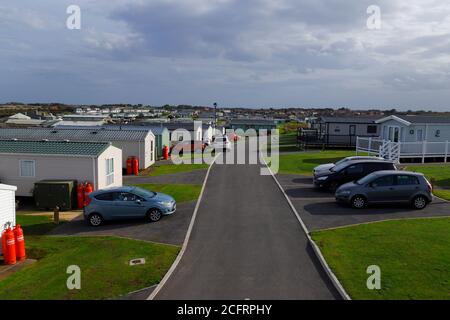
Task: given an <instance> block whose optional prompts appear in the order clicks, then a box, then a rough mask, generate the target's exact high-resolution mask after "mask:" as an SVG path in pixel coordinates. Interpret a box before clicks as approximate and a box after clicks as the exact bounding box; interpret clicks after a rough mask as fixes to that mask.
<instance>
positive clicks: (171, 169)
mask: <svg viewBox="0 0 450 320" xmlns="http://www.w3.org/2000/svg"><path fill="white" fill-rule="evenodd" d="M208 167H209V165H208V164H206V163H202V164H180V165H174V164H172V163H170V164H158V163H156V164H154V165H153V166H151V167H150V168H148V169H146V170H144V171H142V172H141V175H144V176H161V175H165V174H174V173H180V172H191V171H194V170H204V169H208Z"/></svg>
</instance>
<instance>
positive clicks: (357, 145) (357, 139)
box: [356, 136, 359, 155]
mask: <svg viewBox="0 0 450 320" xmlns="http://www.w3.org/2000/svg"><path fill="white" fill-rule="evenodd" d="M358 148H359V136H358V137H356V155H358Z"/></svg>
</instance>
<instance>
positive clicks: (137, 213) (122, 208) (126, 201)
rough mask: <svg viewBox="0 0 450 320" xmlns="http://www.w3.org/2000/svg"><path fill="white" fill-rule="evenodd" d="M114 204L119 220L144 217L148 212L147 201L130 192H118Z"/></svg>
mask: <svg viewBox="0 0 450 320" xmlns="http://www.w3.org/2000/svg"><path fill="white" fill-rule="evenodd" d="M114 202H115V206H116V211H117V217H119V218H137V217H143V216H145V214H146V211H147V210H146V207H145V200H144V199H142V198H141V197H139V196H137V195H135V194H133V193H130V192H117V193H116V198H115V201H114Z"/></svg>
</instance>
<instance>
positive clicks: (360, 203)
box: [351, 195, 367, 209]
mask: <svg viewBox="0 0 450 320" xmlns="http://www.w3.org/2000/svg"><path fill="white" fill-rule="evenodd" d="M351 205H352V207H353V208H355V209H363V208H364V207H365V206H366V205H367V200H366V198H365V197H364V196H360V195H356V196H354V197H353V198H352V200H351Z"/></svg>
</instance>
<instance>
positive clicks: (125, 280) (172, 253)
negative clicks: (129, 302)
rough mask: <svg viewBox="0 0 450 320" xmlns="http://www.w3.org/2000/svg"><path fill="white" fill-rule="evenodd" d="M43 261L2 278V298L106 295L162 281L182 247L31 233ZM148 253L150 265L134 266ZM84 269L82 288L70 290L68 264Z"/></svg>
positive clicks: (31, 252) (30, 244) (32, 252)
mask: <svg viewBox="0 0 450 320" xmlns="http://www.w3.org/2000/svg"><path fill="white" fill-rule="evenodd" d="M26 245H27V254H28V256H29V257H30V258H34V259H38V261H37V262H36V263H34V264H32V265H30V266H28V267H25V268H24V269H22V270H20V271H19V272H17V273H14V274H12V275H11V276H9V277H8V278H6V279H4V280H2V281H0V299H2V300H3V299H64V300H66V299H106V298H113V297H117V296H119V295H123V294H126V293H128V292H131V291H134V290H138V289H142V288H145V287H148V286H151V285H154V284H157V283H158V282H159V281H160V280H161V279H162V277H163V276H164V274H165V273H166V271H167V270H168V269H169V268H170V266H171V264H172V262H173V261H174V259H175V257H176V255H177V254H178V250H179V248H178V247H174V246H168V245H162V244H153V243H146V242H141V241H135V240H128V239H121V238H114V237H45V236H43V237H39V236H33V237H26ZM135 258H145V260H146V264H144V265H138V266H132V267H131V266H129V265H128V263H129V260H131V259H135ZM70 265H77V266H79V267H80V268H81V290H68V289H67V287H66V281H67V278H68V277H69V275H68V274H67V273H66V269H67V267H68V266H70Z"/></svg>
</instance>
